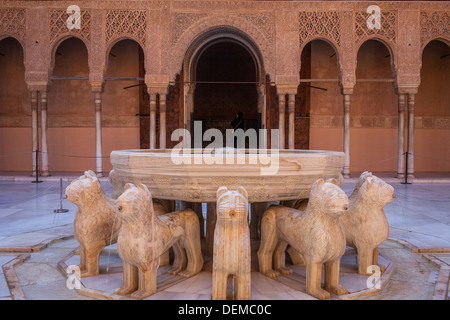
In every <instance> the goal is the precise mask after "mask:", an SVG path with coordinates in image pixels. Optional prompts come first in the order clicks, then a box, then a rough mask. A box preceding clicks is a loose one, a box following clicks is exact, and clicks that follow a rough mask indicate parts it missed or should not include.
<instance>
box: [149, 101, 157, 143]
mask: <svg viewBox="0 0 450 320" xmlns="http://www.w3.org/2000/svg"><path fill="white" fill-rule="evenodd" d="M155 148H156V94H155V93H150V149H155Z"/></svg>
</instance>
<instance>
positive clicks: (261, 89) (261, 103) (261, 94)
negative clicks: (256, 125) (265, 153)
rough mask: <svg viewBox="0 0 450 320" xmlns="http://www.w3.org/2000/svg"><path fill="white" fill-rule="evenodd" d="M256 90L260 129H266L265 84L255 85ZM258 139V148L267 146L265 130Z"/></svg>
mask: <svg viewBox="0 0 450 320" xmlns="http://www.w3.org/2000/svg"><path fill="white" fill-rule="evenodd" d="M256 88H257V91H258V113H259V114H260V116H261V124H260V129H267V127H266V85H265V84H258V85H257V87H256ZM260 139H261V140H260V141H259V145H258V148H263V149H266V148H267V132H266V133H265V134H264V135H261V136H260Z"/></svg>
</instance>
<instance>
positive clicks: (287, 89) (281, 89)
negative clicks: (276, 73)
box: [276, 83, 298, 95]
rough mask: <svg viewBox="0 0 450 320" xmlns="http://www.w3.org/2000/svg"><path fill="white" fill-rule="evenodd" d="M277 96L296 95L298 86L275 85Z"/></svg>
mask: <svg viewBox="0 0 450 320" xmlns="http://www.w3.org/2000/svg"><path fill="white" fill-rule="evenodd" d="M276 86H277V92H278V95H283V94H297V90H298V84H297V83H284V84H277V85H276Z"/></svg>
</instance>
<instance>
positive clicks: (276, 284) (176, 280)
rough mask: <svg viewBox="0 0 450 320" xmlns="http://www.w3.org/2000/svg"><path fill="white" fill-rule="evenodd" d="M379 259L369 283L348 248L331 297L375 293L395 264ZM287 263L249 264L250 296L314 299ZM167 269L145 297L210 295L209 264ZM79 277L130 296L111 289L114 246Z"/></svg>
mask: <svg viewBox="0 0 450 320" xmlns="http://www.w3.org/2000/svg"><path fill="white" fill-rule="evenodd" d="M252 258H253V257H252ZM253 260H254V259H253ZM79 263H80V258H79V255H77V254H73V255H69V256H68V257H67V259H65V260H63V261H61V262H60V264H59V267H60V270H61V271H63V273H64V272H66V275H67V277H70V276H71V275H73V273H72V272H71V270H70V269H68V267H70V266H76V265H79ZM379 263H380V264H382V265H384V266H386V271H384V272H383V273H382V274H381V275H380V277H379V278H377V280H379V284H380V286H379V287H375V281H369V285H368V279H369V277H368V276H365V275H359V274H358V262H357V258H356V254H355V251H354V250H352V249H350V250H348V251H347V252H346V254H345V255H344V257H343V258H342V260H341V280H340V283H341V284H342V285H343V286H345V287H346V288H347V289H348V291H349V292H348V294H346V295H342V296H334V295H333V296H332V299H355V298H357V297H360V296H366V295H369V294H374V293H378V292H379V291H380V290H381V289H382V287H383V286H384V285H385V284H386V283H387V282H388V280H389V277H390V276H391V274H392V272H393V271H394V269H395V264H393V263H392V262H391V261H389V260H387V259H386V258H384V257H383V256H379ZM289 267H290V268H292V269H293V271H294V272H293V274H291V275H288V276H279V277H278V278H275V279H272V278H269V277H267V276H264V275H263V274H261V273H259V272H257V268H256V266H252V273H251V283H252V289H251V292H252V296H251V300H316V298H314V297H312V296H310V295H308V294H306V285H305V283H306V270H305V267H302V266H292V265H290V266H289ZM168 269H170V266H165V267H160V268H159V269H158V292H157V293H155V294H154V295H152V296H150V297H148V298H146V299H145V300H169V299H170V300H210V299H211V292H212V273H211V271H210V266H205V267H204V269H203V271H202V272H200V273H199V274H197V275H195V276H193V277H192V278H189V279H182V278H180V277H176V276H171V275H168V274H167V273H166V272H167V270H168ZM67 271H69V272H67ZM169 278H170V279H169ZM322 278H323V277H322ZM72 279H73V277H72ZM79 280H80V282H81V288H80V289H79V290H77V291H78V293H79V294H81V295H87V296H93V297H96V298H100V299H129V297H128V296H119V295H116V294H114V291H115V290H116V289H117V288H119V287H120V286H121V285H122V283H123V282H122V281H123V279H122V268H121V259H120V257H119V255H118V254H117V252H116V251H115V250H114V249H109V250H105V251H104V252H102V254H101V255H100V274H99V275H97V276H91V277H85V278H81V279H79ZM322 280H323V279H322ZM232 290H233V288H232V286H230V287H229V291H231V292H232Z"/></svg>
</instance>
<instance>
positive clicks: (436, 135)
mask: <svg viewBox="0 0 450 320" xmlns="http://www.w3.org/2000/svg"><path fill="white" fill-rule="evenodd" d="M449 82H450V46H449V45H448V44H447V43H445V42H443V41H440V40H433V41H431V42H429V43H428V44H427V45H426V46H425V48H424V49H423V52H422V69H421V70H420V86H419V90H418V92H417V95H416V98H415V111H414V114H415V131H414V145H415V146H414V163H415V165H414V167H415V171H416V172H418V171H419V172H420V171H422V172H449V171H450V91H449V90H448V84H449Z"/></svg>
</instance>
